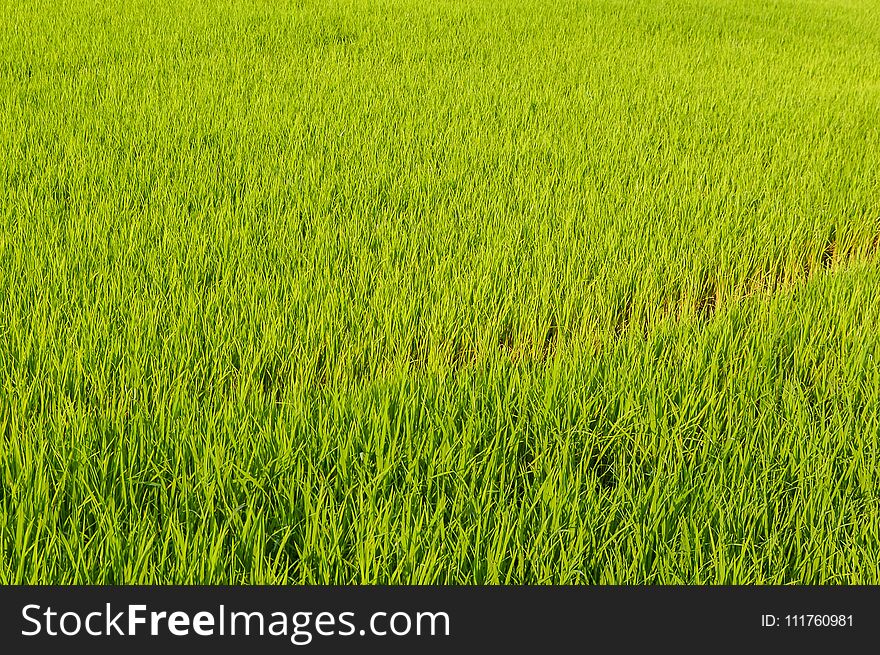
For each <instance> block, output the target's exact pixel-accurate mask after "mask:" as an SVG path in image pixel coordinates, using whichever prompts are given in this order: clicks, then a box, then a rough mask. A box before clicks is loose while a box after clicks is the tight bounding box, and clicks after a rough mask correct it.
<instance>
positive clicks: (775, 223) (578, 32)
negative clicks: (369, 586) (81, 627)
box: [0, 0, 880, 584]
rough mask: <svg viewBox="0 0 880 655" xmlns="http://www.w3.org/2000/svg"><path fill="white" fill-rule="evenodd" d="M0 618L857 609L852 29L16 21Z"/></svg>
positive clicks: (204, 14) (855, 36)
mask: <svg viewBox="0 0 880 655" xmlns="http://www.w3.org/2000/svg"><path fill="white" fill-rule="evenodd" d="M0 183H2V195H0V582H3V583H71V582H78V583H298V582H304V583H351V582H353V583H477V584H484V583H486V584H488V583H577V584H580V583H834V584H836V583H875V584H877V583H880V468H878V457H880V363H878V360H880V335H878V325H880V293H878V290H880V252H878V246H880V4H878V3H877V2H875V1H874V0H797V1H793V0H792V1H789V2H781V1H780V2H766V1H765V0H690V1H672V0H670V1H668V2H661V1H656V0H640V1H635V2H625V1H623V0H620V1H610V0H578V1H575V0H538V1H536V0H528V1H526V0H498V1H490V0H469V1H468V0H419V1H415V0H375V1H374V0H347V1H340V0H337V1H318V0H238V1H230V0H207V1H206V0H164V1H162V2H157V1H156V0H149V1H147V0H124V1H123V0H110V1H109V2H108V1H105V0H102V1H101V2H98V1H97V0H68V1H67V2H60V0H43V1H36V0H35V1H29V2H21V1H19V0H0Z"/></svg>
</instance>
